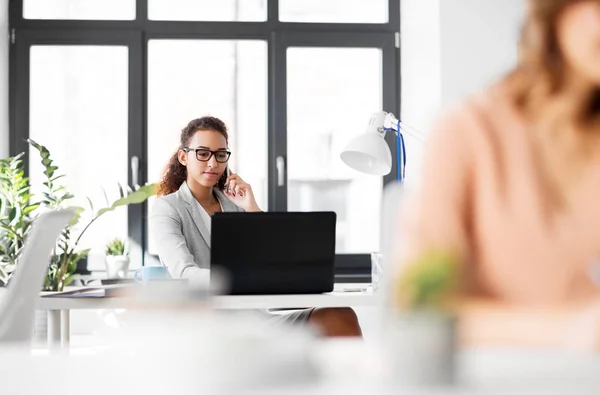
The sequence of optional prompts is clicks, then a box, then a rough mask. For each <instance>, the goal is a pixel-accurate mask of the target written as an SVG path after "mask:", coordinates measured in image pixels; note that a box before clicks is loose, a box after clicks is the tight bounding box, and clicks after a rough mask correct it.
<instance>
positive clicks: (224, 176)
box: [222, 166, 231, 193]
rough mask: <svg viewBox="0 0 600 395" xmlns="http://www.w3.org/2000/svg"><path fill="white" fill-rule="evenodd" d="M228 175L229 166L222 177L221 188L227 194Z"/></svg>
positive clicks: (229, 173)
mask: <svg viewBox="0 0 600 395" xmlns="http://www.w3.org/2000/svg"><path fill="white" fill-rule="evenodd" d="M230 175H231V172H230V171H229V166H227V167H226V168H225V173H223V176H222V179H223V187H224V189H225V193H229V183H227V178H229V176H230Z"/></svg>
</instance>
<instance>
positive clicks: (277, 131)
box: [10, 0, 400, 281]
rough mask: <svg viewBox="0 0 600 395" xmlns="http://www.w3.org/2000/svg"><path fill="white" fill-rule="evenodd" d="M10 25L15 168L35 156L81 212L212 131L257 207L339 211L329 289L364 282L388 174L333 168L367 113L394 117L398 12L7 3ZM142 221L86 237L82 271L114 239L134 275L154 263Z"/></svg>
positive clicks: (310, 6) (253, 4)
mask: <svg viewBox="0 0 600 395" xmlns="http://www.w3.org/2000/svg"><path fill="white" fill-rule="evenodd" d="M10 15H11V20H10V25H11V29H12V33H13V35H12V36H13V37H14V40H13V43H12V48H11V69H10V73H11V79H10V81H11V84H12V85H11V100H10V103H11V121H10V124H11V129H10V152H11V154H16V153H18V152H22V151H25V152H29V147H28V146H27V143H26V139H27V138H28V137H31V138H33V139H37V140H39V142H40V143H42V144H45V145H48V147H49V148H50V149H51V152H52V154H53V156H54V159H55V160H56V163H57V164H58V165H59V166H61V169H64V170H65V173H67V178H66V182H67V184H68V187H69V188H70V189H72V190H73V192H74V193H75V194H76V197H77V199H80V200H85V197H86V196H89V197H90V198H92V199H93V200H101V201H102V200H103V193H102V189H101V188H102V187H104V188H106V189H107V193H108V194H109V195H110V193H111V188H114V187H115V185H117V184H118V183H121V184H125V183H126V184H128V185H134V184H136V183H137V184H140V185H141V184H144V183H146V182H156V181H158V180H159V179H160V176H161V171H162V169H163V166H164V165H165V164H166V162H167V159H168V158H169V156H170V155H172V154H173V152H175V150H176V148H177V146H178V143H179V141H178V140H179V133H180V131H181V129H182V128H183V127H184V126H185V125H186V124H187V122H188V121H190V120H191V119H193V118H197V117H200V116H203V115H207V114H210V115H214V116H217V117H219V118H221V119H222V120H223V121H224V122H225V123H226V124H227V125H228V127H229V129H230V134H231V137H230V148H231V150H232V152H233V154H232V158H231V160H230V165H231V167H232V169H233V170H234V171H235V172H237V173H239V174H240V175H241V176H242V177H244V179H246V180H247V181H248V182H250V183H251V184H252V186H253V189H254V191H255V194H256V197H257V200H258V204H259V206H261V208H263V209H265V210H270V211H287V210H294V211H307V210H308V211H313V210H314V211H316V210H333V211H335V212H336V213H337V215H338V225H337V228H338V234H337V254H338V255H337V257H336V265H337V273H338V274H343V275H345V276H346V277H344V278H343V279H342V280H356V281H367V280H368V274H369V273H370V259H369V254H370V252H371V251H372V250H375V249H377V248H378V242H379V236H378V232H379V225H378V224H379V215H380V214H379V210H380V208H381V205H380V201H381V193H382V187H383V185H385V183H386V182H388V181H391V180H393V179H394V176H393V174H394V172H395V170H394V169H393V170H392V174H391V175H390V176H386V177H383V178H377V177H371V176H367V175H363V174H359V173H357V172H355V171H353V170H352V169H350V168H347V167H345V166H344V165H343V163H342V162H341V161H340V160H339V152H340V150H341V149H342V148H343V146H344V145H345V143H346V142H347V141H349V140H350V138H351V137H352V136H354V135H355V134H358V133H360V132H361V131H362V130H363V129H364V127H365V124H366V123H367V122H368V119H369V117H370V114H371V113H372V112H374V111H381V110H384V111H392V112H395V113H398V108H399V94H400V86H399V73H400V62H399V49H398V48H397V46H396V35H397V34H398V32H399V30H400V27H399V19H400V2H399V0H369V1H367V0H347V1H341V0H340V1H337V0H336V1H333V0H332V1H315V0H305V1H299V0H269V1H267V0H219V1H217V0H212V1H211V0H168V1H167V0H137V1H136V0H106V1H95V0H16V1H11V2H10ZM391 137H393V136H391V134H390V139H391ZM90 146H93V149H91V148H90ZM390 148H391V149H392V152H393V153H394V152H395V144H393V142H391V141H390ZM26 164H27V166H28V169H26V170H27V171H28V172H29V174H31V176H32V182H33V183H34V184H36V185H38V186H39V183H40V182H41V180H40V179H39V171H38V170H39V167H38V168H36V166H39V164H38V163H37V162H36V160H35V158H34V157H33V156H31V157H30V158H29V160H28V161H27V162H26ZM134 164H139V166H134ZM36 174H37V175H36ZM36 177H37V178H36ZM85 201H86V202H87V200H85ZM151 206H152V201H149V202H148V203H144V204H142V205H132V206H129V207H127V208H123V209H122V210H117V211H115V212H113V213H111V214H110V215H107V216H106V218H104V219H103V221H99V222H98V223H97V224H94V229H93V230H92V229H91V230H90V231H89V234H88V235H87V236H86V239H85V240H84V241H85V243H86V244H88V245H89V246H91V247H92V248H94V250H93V251H94V254H96V256H97V258H94V259H91V260H90V267H89V268H90V269H94V270H96V269H98V270H99V269H101V268H102V264H101V259H100V256H101V253H102V251H101V246H102V245H103V244H104V243H105V241H106V240H107V239H108V238H110V237H114V236H122V235H128V237H129V239H130V240H131V241H132V245H133V249H134V253H132V259H131V266H132V268H134V267H135V266H136V265H141V264H144V261H146V262H148V260H149V259H151V258H153V256H152V253H154V251H155V248H154V247H153V245H152V242H151V240H150V239H149V237H148V231H149V229H148V226H149V225H148V221H147V219H148V212H149V210H150V209H151ZM367 229H368V230H367Z"/></svg>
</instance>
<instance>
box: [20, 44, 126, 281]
mask: <svg viewBox="0 0 600 395" xmlns="http://www.w3.org/2000/svg"><path fill="white" fill-rule="evenodd" d="M30 73H31V74H30V78H31V88H30V95H31V97H30V117H29V122H30V132H29V134H30V137H31V138H32V139H33V140H35V141H36V142H38V143H40V144H42V145H45V146H46V147H47V148H48V150H49V151H50V155H51V158H52V159H53V160H54V165H56V166H58V170H57V171H56V174H57V175H59V174H65V175H66V177H65V178H64V179H62V180H61V181H59V182H63V183H64V185H65V186H66V187H67V190H68V191H69V192H71V193H72V194H74V195H75V198H74V199H72V200H70V201H69V205H74V206H80V207H85V208H86V211H85V212H84V213H83V215H82V221H81V225H85V224H86V223H87V222H88V221H89V220H90V218H91V216H92V213H91V210H90V209H89V203H88V201H87V199H86V197H89V198H90V199H91V200H92V202H93V204H94V208H95V211H97V210H98V209H100V208H103V207H106V206H107V204H106V201H105V197H104V193H103V192H102V188H103V187H104V188H105V189H106V193H107V195H108V198H109V199H110V200H111V203H112V200H115V199H116V198H118V196H119V195H118V183H121V184H122V185H126V184H127V174H128V173H127V172H128V167H127V132H128V129H127V121H128V49H127V47H117V46H114V47H112V46H32V47H31V71H30ZM29 153H30V156H29V166H30V177H31V178H30V179H31V184H32V188H33V192H34V193H39V192H40V190H41V189H42V183H43V182H44V175H43V168H42V165H41V163H40V156H39V153H38V151H37V150H35V149H34V148H31V149H30V150H29ZM80 228H81V227H80ZM75 233H78V232H75ZM127 234H128V232H127V208H125V207H121V208H119V209H117V210H115V211H114V212H110V213H107V214H105V215H104V216H102V217H100V218H99V219H98V220H97V221H96V222H94V224H93V225H92V226H90V227H89V229H88V230H87V231H86V233H85V235H84V236H83V237H82V239H81V242H80V244H79V248H80V249H84V248H90V247H91V248H92V251H91V252H90V257H89V260H88V268H90V269H91V270H104V247H105V245H106V243H107V242H108V241H109V240H110V239H112V238H114V237H122V238H127ZM75 236H76V235H75ZM73 240H74V239H73ZM135 264H136V262H132V266H135Z"/></svg>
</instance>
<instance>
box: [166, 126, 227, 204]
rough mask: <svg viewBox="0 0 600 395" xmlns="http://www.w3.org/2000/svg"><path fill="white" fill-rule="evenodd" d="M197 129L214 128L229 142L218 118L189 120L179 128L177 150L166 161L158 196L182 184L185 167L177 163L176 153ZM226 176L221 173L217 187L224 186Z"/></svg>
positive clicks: (185, 175)
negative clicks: (183, 126)
mask: <svg viewBox="0 0 600 395" xmlns="http://www.w3.org/2000/svg"><path fill="white" fill-rule="evenodd" d="M198 130H214V131H216V132H219V133H221V134H222V135H223V136H224V137H225V141H227V142H229V135H228V133H227V126H225V123H224V122H223V121H221V120H220V119H219V118H216V117H211V116H204V117H202V118H197V119H193V120H191V121H190V122H189V123H188V124H187V126H186V127H185V128H183V129H182V130H181V137H180V138H179V140H180V141H179V148H177V151H175V153H174V154H173V155H172V156H171V159H169V163H167V166H165V169H164V171H163V174H162V177H161V180H160V183H159V184H158V188H157V192H156V194H157V195H158V196H165V195H169V194H171V193H173V192H175V191H177V190H179V187H181V184H183V182H184V181H185V180H186V178H187V168H186V167H185V166H184V165H182V164H181V163H179V159H178V158H177V154H178V153H179V151H180V150H181V149H183V148H184V147H187V145H188V144H189V142H190V139H191V138H192V136H193V135H194V133H196V132H197V131H198ZM226 178H227V177H226V175H225V174H223V177H221V178H220V179H219V182H218V183H217V187H218V188H219V189H223V188H225V181H226Z"/></svg>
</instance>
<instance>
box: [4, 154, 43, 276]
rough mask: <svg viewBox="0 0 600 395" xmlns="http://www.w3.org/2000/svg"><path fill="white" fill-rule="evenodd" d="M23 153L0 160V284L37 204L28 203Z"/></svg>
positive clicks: (18, 250)
mask: <svg viewBox="0 0 600 395" xmlns="http://www.w3.org/2000/svg"><path fill="white" fill-rule="evenodd" d="M22 156H23V154H22V153H21V154H19V155H16V156H13V157H9V158H4V159H0V285H2V286H4V285H6V284H7V283H8V280H9V279H10V276H11V274H12V272H13V271H14V270H15V267H16V264H17V260H18V258H19V255H20V253H21V249H22V248H23V241H24V240H25V237H26V236H27V233H28V232H29V230H30V229H31V224H32V222H33V217H34V216H35V212H36V210H37V208H38V207H39V206H40V204H39V203H35V202H33V201H32V199H31V197H32V195H31V193H29V180H28V178H27V177H25V171H24V169H23V160H22Z"/></svg>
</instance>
